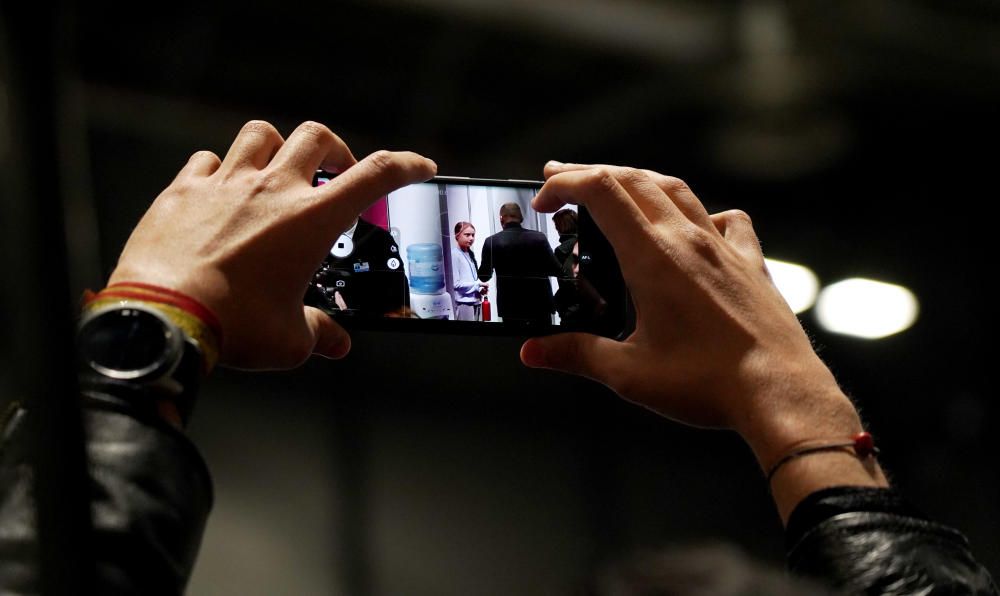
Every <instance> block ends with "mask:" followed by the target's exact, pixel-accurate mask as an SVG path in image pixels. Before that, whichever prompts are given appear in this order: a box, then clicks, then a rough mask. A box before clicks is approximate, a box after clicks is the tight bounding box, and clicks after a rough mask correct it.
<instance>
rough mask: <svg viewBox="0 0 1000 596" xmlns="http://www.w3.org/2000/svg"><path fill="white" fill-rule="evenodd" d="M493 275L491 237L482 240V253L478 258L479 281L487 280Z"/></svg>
mask: <svg viewBox="0 0 1000 596" xmlns="http://www.w3.org/2000/svg"><path fill="white" fill-rule="evenodd" d="M491 277H493V238H487V239H486V241H485V242H483V253H482V255H481V258H480V259H479V281H489V279H490V278H491Z"/></svg>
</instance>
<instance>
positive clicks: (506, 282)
mask: <svg viewBox="0 0 1000 596" xmlns="http://www.w3.org/2000/svg"><path fill="white" fill-rule="evenodd" d="M329 180H330V178H329V177H325V176H323V175H318V176H317V180H316V183H317V184H323V183H326V182H328V181H329ZM537 191H538V188H529V187H524V186H521V187H516V186H501V185H496V186H483V185H478V184H462V183H452V182H448V183H442V182H429V183H423V184H415V185H412V186H408V187H405V188H402V189H400V190H398V191H396V192H393V193H391V194H389V195H388V196H387V197H384V198H382V199H380V200H379V201H377V202H376V203H375V204H373V205H372V206H371V207H370V208H369V209H368V210H366V211H365V212H364V213H363V214H362V215H361V216H360V217H359V218H358V219H357V221H356V222H355V223H354V225H352V226H351V228H350V229H348V230H346V231H345V232H344V233H343V234H341V236H340V237H339V238H338V239H337V240H336V242H335V243H334V244H333V246H332V247H331V248H330V252H329V254H327V256H326V258H325V259H324V261H323V264H322V265H321V266H320V268H319V269H318V270H317V271H316V274H315V275H314V277H313V280H312V283H311V284H310V286H309V289H308V292H307V294H306V303H307V304H311V305H313V306H317V307H319V308H321V309H323V310H324V311H326V312H328V313H330V314H332V315H334V316H337V317H361V318H370V317H402V318H416V319H433V320H447V321H467V322H477V323H482V324H496V323H503V322H508V323H519V324H527V325H531V326H547V325H583V324H586V323H589V322H592V321H594V320H596V319H599V318H600V317H601V316H602V314H603V312H604V311H605V309H606V308H607V302H606V301H605V300H604V299H603V298H602V297H601V296H600V295H599V293H598V292H597V291H596V290H595V289H594V285H592V284H591V283H590V282H589V281H588V278H587V272H588V265H589V261H590V255H589V253H588V252H587V250H586V248H587V246H588V244H587V238H586V237H583V238H582V237H581V235H580V229H579V226H578V222H579V216H578V213H577V210H576V207H575V206H573V205H568V206H567V207H566V208H564V209H562V210H560V211H558V212H556V213H552V214H549V213H538V212H536V211H534V210H533V209H532V208H531V199H532V197H534V195H535V193H536V192H537Z"/></svg>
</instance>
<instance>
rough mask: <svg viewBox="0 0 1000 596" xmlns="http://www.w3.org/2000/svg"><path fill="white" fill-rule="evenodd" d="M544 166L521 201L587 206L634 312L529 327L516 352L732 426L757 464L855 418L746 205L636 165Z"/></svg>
mask: <svg viewBox="0 0 1000 596" xmlns="http://www.w3.org/2000/svg"><path fill="white" fill-rule="evenodd" d="M545 177H546V180H547V181H546V183H545V185H544V186H543V187H542V189H541V190H540V191H539V192H538V194H537V196H536V197H535V198H534V200H533V202H532V206H533V207H534V208H535V209H536V210H538V211H542V212H552V211H555V210H557V209H559V208H560V207H562V206H563V205H564V204H565V203H574V204H580V205H585V206H586V207H587V209H588V210H589V211H590V213H591V214H592V216H593V218H594V220H595V221H596V223H597V224H598V226H600V228H601V230H602V231H603V232H604V234H605V236H606V237H607V238H608V240H609V241H610V242H611V244H612V245H613V246H614V248H615V252H616V254H617V256H618V260H619V262H620V264H621V270H622V274H623V276H624V278H625V280H626V283H627V284H628V287H629V290H630V291H631V294H632V298H633V300H634V303H635V306H636V310H637V323H636V330H635V332H634V333H633V334H632V335H631V336H630V337H628V338H627V339H626V340H625V341H621V342H619V341H615V340H612V339H608V338H604V337H599V336H596V335H590V334H584V333H566V334H560V335H553V336H550V337H545V338H534V339H530V340H528V341H527V342H526V343H525V344H524V346H523V347H522V350H521V358H522V360H523V361H524V363H525V364H526V365H528V366H534V367H546V368H552V369H556V370H561V371H565V372H569V373H573V374H578V375H583V376H586V377H589V378H592V379H594V380H597V381H599V382H601V383H603V384H605V385H607V386H608V387H610V388H611V389H613V390H614V391H615V392H616V393H618V394H619V395H621V396H622V397H624V398H626V399H628V400H630V401H634V402H636V403H638V404H641V405H643V406H646V407H647V408H650V409H652V410H654V411H656V412H658V413H660V414H662V415H663V416H666V417H669V418H672V419H675V420H679V421H681V422H685V423H688V424H692V425H696V426H707V427H719V428H731V429H735V430H737V431H738V432H740V433H741V434H742V435H743V436H744V438H746V439H747V440H748V442H749V443H750V444H751V447H752V448H753V449H754V451H755V452H756V453H757V456H758V459H759V460H760V461H761V464H762V466H764V467H765V469H766V467H767V465H768V464H769V463H770V462H772V461H773V460H774V458H776V457H778V456H779V454H780V453H781V452H782V450H783V449H786V448H787V446H788V445H791V444H793V443H795V442H796V441H801V440H805V439H815V438H820V437H828V438H829V437H846V436H850V435H851V434H852V433H854V432H858V431H859V430H861V427H860V421H859V419H858V416H857V413H856V411H855V410H854V407H853V405H852V404H851V403H850V401H849V400H848V399H847V398H846V396H844V394H843V393H842V392H841V391H840V389H839V387H838V386H837V383H836V381H835V380H834V378H833V375H832V374H831V373H830V371H829V370H828V369H827V368H826V366H825V365H824V364H823V363H822V362H821V361H820V359H819V357H818V356H817V355H816V354H815V352H814V351H813V349H812V346H811V344H810V342H809V339H808V337H807V336H806V334H805V332H804V331H803V329H802V327H801V325H800V324H799V322H798V320H797V319H796V317H795V315H794V314H793V313H792V311H791V310H790V309H789V307H788V305H787V304H786V302H785V300H784V299H783V298H782V296H781V295H780V294H779V293H778V290H777V289H776V288H775V286H774V284H773V283H772V281H771V279H770V276H769V274H768V272H767V269H766V266H765V264H764V257H763V255H762V253H761V249H760V244H759V243H758V241H757V237H756V235H755V234H754V231H753V227H752V226H751V224H750V219H749V217H748V216H747V215H746V214H745V213H743V212H740V211H727V212H725V213H719V214H716V215H709V214H708V212H707V211H706V210H705V208H704V207H703V206H702V204H701V202H700V201H699V200H698V198H697V197H696V196H695V195H694V193H693V192H692V191H691V189H690V188H688V186H687V185H686V184H685V183H684V182H682V181H681V180H678V179H677V178H671V177H668V176H664V175H662V174H658V173H656V172H650V171H645V170H636V169H631V168H621V167H612V166H584V165H569V164H558V163H555V162H550V163H549V164H548V165H547V166H546V168H545Z"/></svg>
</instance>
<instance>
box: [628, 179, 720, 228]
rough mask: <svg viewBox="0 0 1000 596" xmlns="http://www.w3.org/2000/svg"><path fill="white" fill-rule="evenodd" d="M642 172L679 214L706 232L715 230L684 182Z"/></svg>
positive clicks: (703, 209)
mask: <svg viewBox="0 0 1000 596" xmlns="http://www.w3.org/2000/svg"><path fill="white" fill-rule="evenodd" d="M642 172H643V173H644V174H646V175H647V176H649V178H650V180H652V181H653V183H654V184H656V186H658V187H659V188H660V190H662V191H663V192H664V193H666V195H667V196H668V197H670V200H671V201H673V203H674V205H677V208H678V209H680V211H681V213H683V214H684V215H685V216H686V217H687V218H688V219H689V220H691V222H692V223H694V224H695V225H697V226H698V227H701V228H703V229H706V230H714V229H715V226H713V225H712V220H711V218H710V217H709V215H708V211H707V210H706V209H705V206H704V205H702V203H701V201H700V200H699V199H698V196H697V195H695V194H694V191H692V190H691V187H690V186H688V185H687V183H686V182H684V181H683V180H681V179H680V178H675V177H674V176H665V175H663V174H661V173H659V172H654V171H653V170H642Z"/></svg>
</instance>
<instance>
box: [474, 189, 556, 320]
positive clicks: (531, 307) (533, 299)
mask: <svg viewBox="0 0 1000 596" xmlns="http://www.w3.org/2000/svg"><path fill="white" fill-rule="evenodd" d="M523 221H524V216H523V215H522V213H521V206H520V205H518V204H517V203H505V204H504V205H503V206H501V207H500V226H501V227H502V228H503V230H502V231H500V232H498V233H496V234H493V235H492V236H490V237H489V238H487V239H486V242H485V243H484V244H483V256H482V259H481V261H480V262H481V264H480V265H479V279H480V280H482V281H487V280H489V279H490V278H491V277H492V276H493V271H494V270H495V271H496V274H497V284H496V288H497V314H499V315H500V317H501V318H503V320H505V321H528V322H532V323H544V324H548V323H551V322H552V313H553V312H554V311H555V302H554V301H553V299H552V284H551V282H550V281H549V276H558V275H559V263H558V262H557V261H556V258H555V256H554V255H553V254H552V247H551V246H550V245H549V241H548V239H547V238H546V237H545V234H542V233H541V232H536V231H534V230H526V229H524V227H522V225H521V223H522V222H523Z"/></svg>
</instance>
